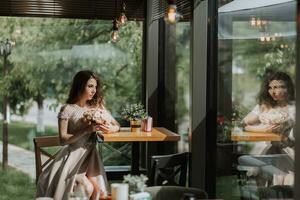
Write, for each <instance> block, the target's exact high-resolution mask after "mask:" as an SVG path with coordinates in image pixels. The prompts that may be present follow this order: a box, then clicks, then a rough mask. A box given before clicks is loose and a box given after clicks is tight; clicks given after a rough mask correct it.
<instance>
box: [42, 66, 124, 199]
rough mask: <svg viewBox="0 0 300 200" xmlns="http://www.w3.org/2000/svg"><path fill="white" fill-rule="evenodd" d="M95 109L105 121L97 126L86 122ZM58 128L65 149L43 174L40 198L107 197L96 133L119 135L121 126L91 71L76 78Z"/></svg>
mask: <svg viewBox="0 0 300 200" xmlns="http://www.w3.org/2000/svg"><path fill="white" fill-rule="evenodd" d="M92 110H93V111H97V113H98V114H99V113H100V114H101V117H102V121H101V122H100V123H97V125H95V124H94V123H92V124H91V123H87V122H86V121H84V120H83V119H84V114H86V113H89V112H90V111H92ZM98 117H100V116H98ZM97 119H98V118H97ZM58 125H59V135H60V139H61V142H62V144H63V145H65V146H63V147H62V149H61V150H60V152H59V153H58V155H57V156H56V158H55V160H54V161H53V162H52V163H50V164H49V166H48V167H47V168H46V169H45V170H44V171H43V172H42V174H41V175H40V177H39V180H38V185H37V197H52V198H54V199H68V195H70V194H72V193H78V194H79V193H80V195H84V196H86V197H88V199H99V197H100V196H102V197H103V196H106V188H107V180H106V175H105V171H104V167H103V163H102V161H101V159H100V157H99V154H98V151H97V149H96V135H95V131H96V130H101V131H103V132H116V131H118V130H119V124H118V123H117V122H116V121H115V119H114V118H113V117H112V116H111V115H110V113H109V112H108V111H107V110H106V109H105V107H104V104H103V96H102V92H101V85H100V81H99V79H98V78H97V77H96V75H95V74H94V73H92V72H91V71H80V72H78V73H77V74H76V75H75V77H74V79H73V83H72V87H71V90H70V94H69V98H68V100H67V104H65V105H64V106H63V107H62V108H61V110H60V112H59V114H58Z"/></svg>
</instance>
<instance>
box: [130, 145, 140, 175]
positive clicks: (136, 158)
mask: <svg viewBox="0 0 300 200" xmlns="http://www.w3.org/2000/svg"><path fill="white" fill-rule="evenodd" d="M139 168H140V143H139V142H132V146H131V174H133V175H139V174H140V169H139Z"/></svg>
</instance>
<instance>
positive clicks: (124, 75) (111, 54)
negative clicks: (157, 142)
mask: <svg viewBox="0 0 300 200" xmlns="http://www.w3.org/2000/svg"><path fill="white" fill-rule="evenodd" d="M0 26H1V27H2V28H1V30H0V35H1V38H0V40H4V39H6V38H8V39H9V40H11V41H13V42H14V43H15V45H14V46H13V48H12V51H11V54H10V55H9V56H8V62H7V66H8V68H9V73H8V75H7V76H6V77H5V78H3V74H2V73H1V79H0V80H1V84H0V85H1V86H0V94H2V93H4V92H6V94H7V95H8V97H9V105H10V113H11V114H12V115H11V117H10V119H11V122H10V124H9V142H10V143H12V144H15V145H18V146H21V147H23V148H27V149H29V150H33V142H32V138H33V137H35V136H36V135H41V134H43V135H57V134H58V132H57V113H58V111H59V108H60V107H61V105H62V104H63V103H64V102H65V101H66V98H67V95H68V91H69V89H70V84H71V81H72V78H73V76H74V75H75V73H76V72H77V71H80V70H92V71H94V72H95V73H96V74H97V75H98V76H100V78H101V80H102V82H103V90H104V99H105V103H106V107H107V108H108V109H109V110H110V111H111V112H112V114H113V115H114V116H115V117H116V118H117V120H119V122H120V123H121V124H122V125H124V124H123V123H122V121H121V118H120V110H121V107H122V106H123V105H124V104H125V102H126V103H127V102H128V103H136V102H140V101H141V83H142V79H141V77H142V76H141V69H142V67H141V66H142V30H143V24H142V22H133V21H132V22H128V23H127V24H126V25H125V26H123V27H122V28H121V29H120V30H119V36H120V40H119V41H118V42H117V43H113V42H111V41H110V36H111V28H112V23H111V21H110V20H82V19H51V18H23V17H1V18H0ZM2 67H3V59H2V56H1V61H0V69H1V72H2ZM0 102H1V103H2V98H1V100H0ZM1 124H2V123H1ZM36 127H37V128H36ZM1 130H2V129H1ZM0 137H2V134H1V136H0ZM111 145H112V146H113V147H114V148H117V149H119V148H121V147H122V146H121V145H122V144H121V143H118V144H111ZM122 149H123V151H124V152H125V154H126V155H127V157H124V156H120V154H118V153H116V152H114V153H113V155H114V156H113V160H112V159H108V160H106V159H104V160H105V164H106V165H122V164H127V165H129V164H130V147H129V149H128V148H125V147H123V148H122ZM106 155H112V149H111V148H107V147H106V146H104V147H103V156H104V157H105V156H106ZM110 158H112V157H110Z"/></svg>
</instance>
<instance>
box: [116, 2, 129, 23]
mask: <svg viewBox="0 0 300 200" xmlns="http://www.w3.org/2000/svg"><path fill="white" fill-rule="evenodd" d="M125 10H126V3H125V1H124V0H122V5H121V13H120V16H119V19H118V21H119V25H120V26H123V25H124V24H125V23H126V22H127V17H126V15H125Z"/></svg>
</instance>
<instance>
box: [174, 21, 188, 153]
mask: <svg viewBox="0 0 300 200" xmlns="http://www.w3.org/2000/svg"><path fill="white" fill-rule="evenodd" d="M176 70H177V78H176V84H177V98H176V125H177V127H178V133H179V134H180V135H181V141H180V142H179V146H178V149H179V151H180V152H183V151H189V139H188V134H189V123H190V119H189V105H190V104H189V95H190V93H189V73H190V23H189V22H180V23H177V24H176Z"/></svg>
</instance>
